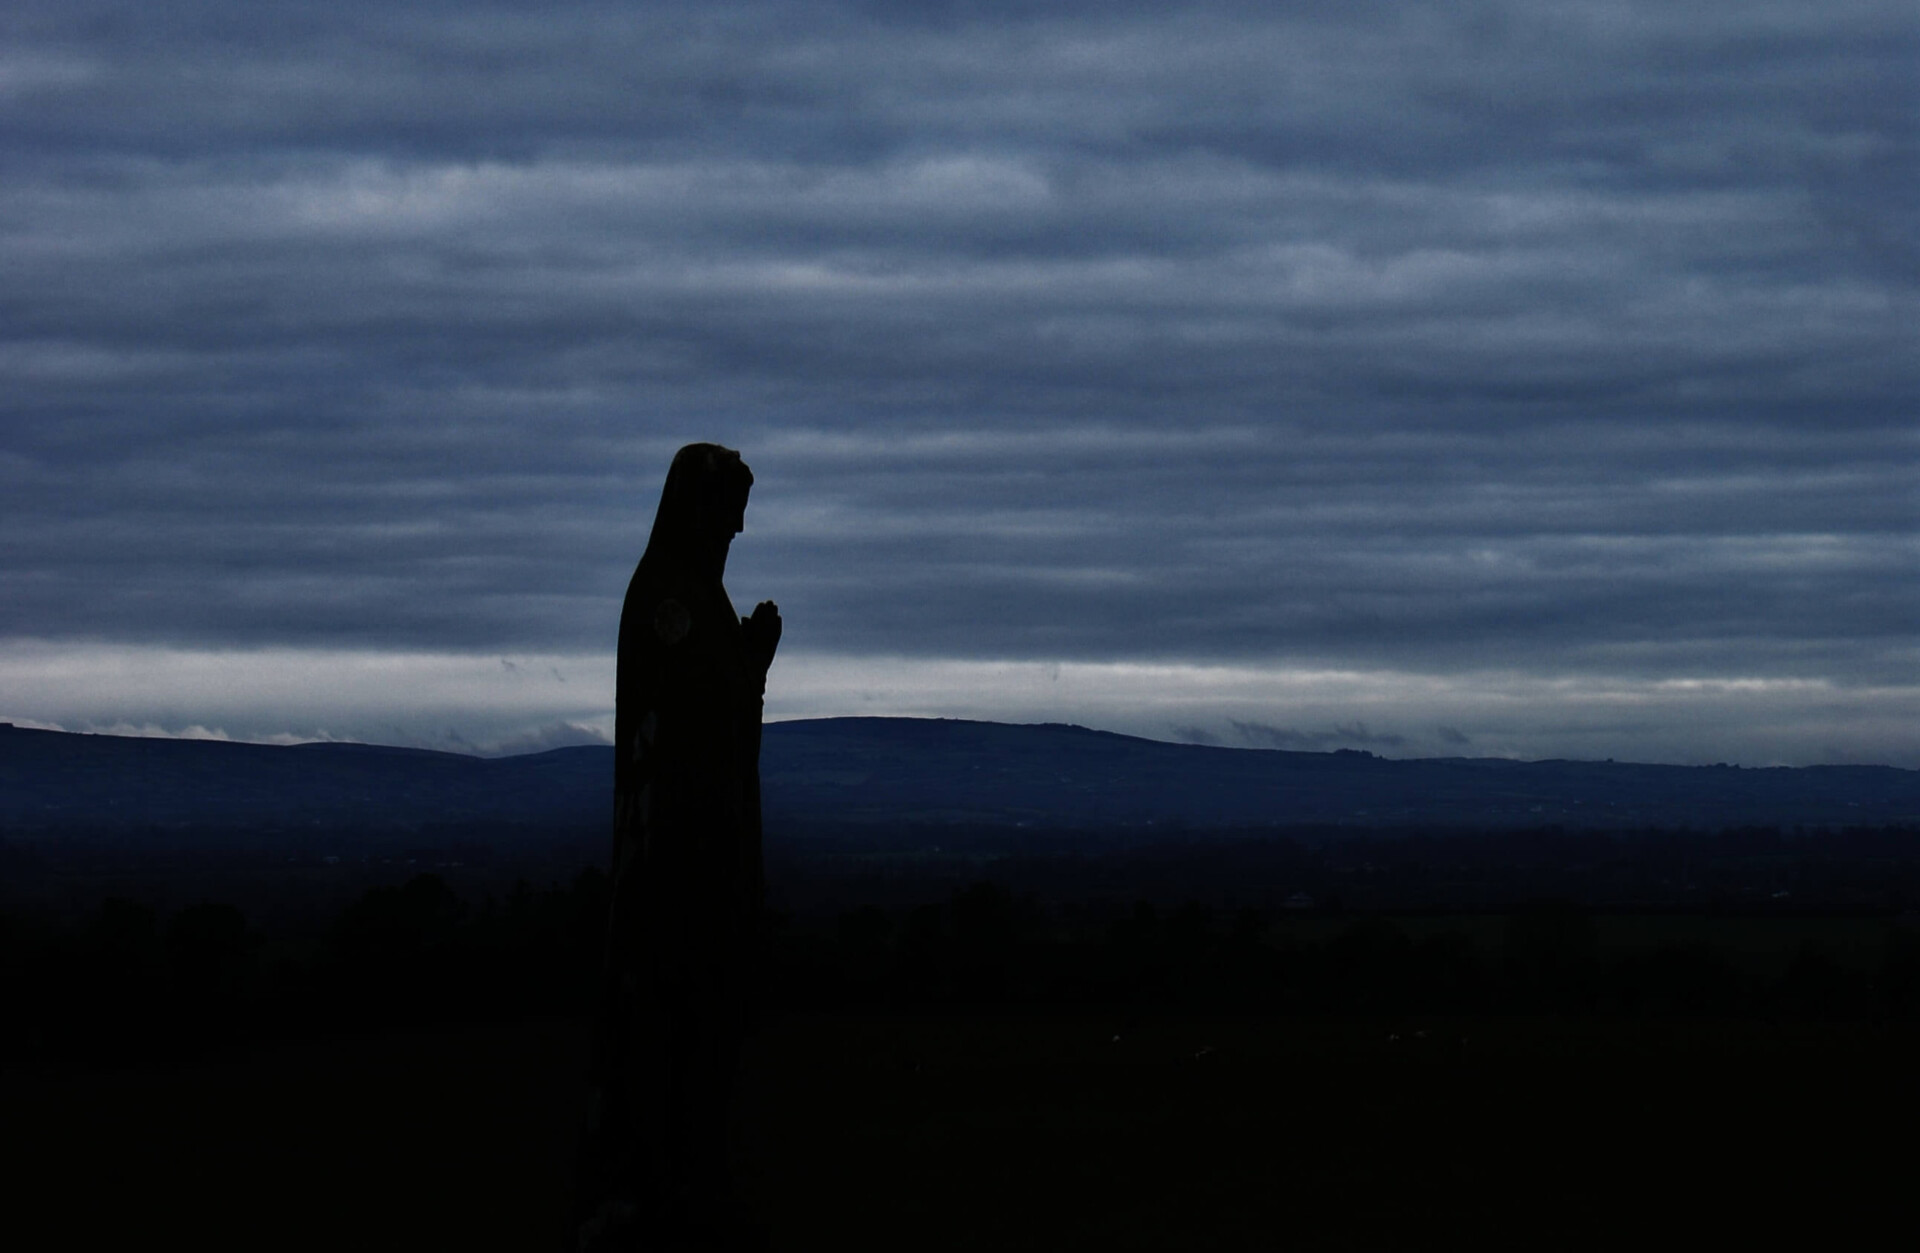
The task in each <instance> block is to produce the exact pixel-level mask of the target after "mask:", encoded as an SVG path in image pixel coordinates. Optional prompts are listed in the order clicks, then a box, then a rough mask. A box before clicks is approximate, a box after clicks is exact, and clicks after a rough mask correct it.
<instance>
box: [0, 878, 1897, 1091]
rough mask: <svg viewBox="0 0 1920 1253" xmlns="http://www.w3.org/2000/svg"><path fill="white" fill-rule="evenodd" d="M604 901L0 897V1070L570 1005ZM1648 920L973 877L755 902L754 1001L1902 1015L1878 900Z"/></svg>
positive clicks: (417, 895)
mask: <svg viewBox="0 0 1920 1253" xmlns="http://www.w3.org/2000/svg"><path fill="white" fill-rule="evenodd" d="M606 904H607V886H606V879H605V876H604V875H603V874H602V873H601V872H600V871H598V870H586V871H583V872H581V873H580V874H579V875H578V876H576V877H575V878H574V879H573V880H572V881H571V882H570V883H567V884H564V885H559V884H556V885H550V886H548V887H546V888H542V889H536V888H533V887H532V886H530V885H528V884H526V883H524V882H522V883H520V884H519V885H517V887H515V888H514V889H513V890H512V891H510V892H508V893H506V894H505V895H504V896H499V897H487V898H485V899H483V900H480V901H478V902H474V901H469V900H466V899H463V898H462V897H460V896H459V895H457V894H456V893H455V892H454V891H453V890H452V889H450V888H449V887H448V885H447V884H446V883H445V882H444V881H443V880H442V879H440V878H439V877H437V876H435V875H431V874H423V875H419V876H416V877H415V878H413V879H410V880H408V881H407V882H405V883H402V884H399V885H395V886H384V887H376V888H373V889H370V890H368V891H367V892H365V893H364V894H363V895H362V896H360V897H359V898H358V899H357V900H355V901H353V902H352V903H351V904H350V905H349V906H347V907H346V908H345V909H344V910H342V911H341V912H340V913H339V914H338V916H337V917H336V918H335V919H334V920H333V922H332V924H331V925H330V926H329V927H327V928H326V929H325V931H324V933H323V934H322V935H321V936H319V937H318V938H317V939H314V940H310V941H308V942H305V943H290V942H288V941H287V940H285V939H284V938H282V937H273V936H267V935H262V934H261V933H260V931H259V930H257V929H256V928H254V927H253V926H251V925H250V924H249V921H248V919H247V917H246V915H245V914H244V913H243V912H242V911H241V910H240V909H239V908H238V907H236V906H233V905H230V904H222V903H202V904H195V905H191V906H188V907H186V908H182V909H178V910H176V911H173V912H172V913H170V914H165V915H163V914H161V913H160V912H158V911H156V910H154V909H153V908H151V907H149V906H147V905H144V904H141V903H139V902H137V901H134V900H130V899H126V898H123V897H113V898H109V899H107V900H105V901H102V902H101V903H100V905H99V907H98V908H97V909H96V910H95V911H93V913H92V914H91V915H90V916H88V917H86V918H84V919H83V920H79V921H77V922H73V923H65V924H63V923H59V922H54V921H50V920H46V919H44V918H40V917H37V916H35V915H31V914H24V913H15V914H12V915H0V1002H3V1003H4V1005H5V1007H6V1017H7V1020H8V1023H9V1029H8V1030H7V1031H6V1032H5V1033H4V1034H3V1035H0V1041H3V1042H0V1049H4V1050H5V1054H4V1055H5V1058H6V1060H8V1061H12V1062H28V1063H53V1064H72V1065H82V1066H120V1065H146V1064H154V1063H170V1062H179V1061H191V1060H194V1059H196V1058H204V1057H207V1056H210V1055H218V1054H219V1053H220V1052H222V1051H223V1050H228V1049H231V1048H234V1047H239V1046H244V1045H247V1044H251V1043H255V1042H259V1041H263V1040H271V1039H279V1038H298V1037H309V1036H314V1035H323V1034H329V1033H334V1032H377V1031H388V1030H395V1029H409V1028H415V1027H420V1026H425V1025H429V1024H434V1023H446V1022H475V1021H488V1020H501V1019H513V1018H524V1017H530V1016H578V1015H583V1014H585V1013H586V1012H587V1011H588V1009H589V1007H590V1004H591V995H592V992H593V989H594V987H595V976H596V972H597V970H598V967H599V962H600V957H601V945H602V938H603V935H604V927H605V917H606ZM1668 918H1669V920H1670V921H1671V920H1673V919H1675V918H1677V919H1678V922H1677V923H1675V924H1674V925H1668V926H1666V927H1665V929H1664V930H1663V931H1662V933H1661V934H1662V935H1663V936H1664V937H1665V938H1663V939H1660V940H1659V941H1658V942H1657V943H1652V944H1640V945H1626V944H1621V943H1618V942H1614V941H1609V940H1608V939H1607V937H1606V934H1605V931H1606V928H1605V927H1604V926H1602V925H1601V923H1602V922H1603V921H1604V919H1603V918H1602V917H1601V916H1599V915H1596V914H1595V913H1594V912H1592V911H1590V910H1587V909H1585V908H1583V907H1580V906H1578V905H1575V904H1571V903H1567V902H1558V903H1555V902H1544V903H1533V904H1528V905H1524V906H1519V907H1515V908H1511V909H1507V910H1504V911H1502V912H1500V913H1497V914H1491V915H1488V914H1478V915H1460V916H1447V915H1441V916H1426V917H1417V918H1416V917H1410V916H1405V915H1401V916H1395V915H1392V914H1373V913H1359V914H1350V915H1345V916H1334V917H1329V916H1326V915H1325V914H1316V915H1312V916H1311V918H1310V921H1309V916H1308V915H1299V914H1294V913H1290V912H1288V911H1284V910H1282V911H1275V910H1271V909H1265V908H1239V909H1218V908H1214V907H1211V906H1208V905H1204V904H1201V903H1198V902H1193V901H1189V902H1186V903H1184V904H1179V905H1173V906H1165V905H1157V904H1154V903H1150V902H1147V901H1137V902H1131V903H1119V902H1114V903H1107V904H1100V903H1098V902H1095V903H1083V904H1079V905H1061V904H1057V903H1047V902H1044V901H1043V900H1042V899H1041V898H1039V897H1037V896H1034V895H1032V894H1028V893H1019V892H1016V891H1014V890H1011V889H1009V888H1008V887H1007V886H1005V885H1003V884H999V883H994V882H984V881H983V882H976V883H972V884H969V885H966V886H963V887H960V888H958V889H956V890H953V891H951V892H950V893H949V894H948V895H947V897H946V898H945V899H944V900H935V901H927V902H922V903H918V904H912V905H904V906H899V907H893V908H888V907H883V906H879V905H862V906H857V907H854V908H849V909H845V910H841V911H838V912H835V913H831V914H827V915H821V916H813V917H805V918H794V917H792V916H788V915H780V914H771V915H769V917H768V919H767V946H766V953H767V962H766V979H767V991H768V997H767V1003H768V1004H769V1005H770V1006H771V1007H772V1008H773V1009H774V1010H775V1011H776V1012H778V1011H780V1010H792V1009H844V1008H873V1009H893V1010H898V1009H911V1008H915V1007H932V1006H949V1007H982V1008H985V1007H996V1006H1001V1007H1020V1006H1026V1007H1041V1006H1050V1007H1073V1006H1084V1007H1096V1006H1097V1007H1101V1008H1102V1009H1122V1010H1139V1011H1149V1010H1152V1011H1176V1012H1185V1011H1197V1010H1206V1011H1229V1012H1249V1013H1260V1014H1282V1015H1285V1014H1381V1015H1404V1014H1429V1015H1434V1014H1460V1015H1469V1014H1482V1013H1502V1014H1505V1013H1523V1014H1554V1015H1595V1016H1622V1015H1625V1016H1646V1015H1654V1016H1670V1015H1717V1016H1731V1017H1750V1018H1762V1019H1773V1020H1815V1021H1855V1022H1860V1023H1898V1022H1910V1021H1916V1020H1920V926H1917V925H1914V924H1912V923H1910V922H1909V921H1906V920H1905V918H1904V916H1885V917H1882V918H1879V919H1877V920H1873V921H1872V927H1871V929H1870V930H1869V931H1868V932H1866V933H1865V934H1868V935H1870V936H1871V937H1872V938H1871V939H1869V940H1868V941H1866V944H1867V948H1866V949H1865V950H1863V949H1862V948H1861V943H1862V941H1860V940H1859V938H1858V937H1859V936H1860V935H1861V934H1863V933H1862V932H1861V931H1860V929H1859V928H1858V927H1855V928H1854V929H1853V930H1852V931H1851V932H1849V933H1848V934H1849V935H1851V936H1853V937H1854V938H1853V939H1851V940H1849V941H1846V942H1844V943H1843V942H1841V941H1837V940H1836V941H1833V942H1829V941H1826V940H1822V939H1821V938H1819V928H1818V927H1817V926H1816V927H1814V928H1812V932H1811V934H1810V938H1806V939H1802V940H1801V941H1799V943H1798V945H1797V947H1796V948H1795V950H1794V951H1793V953H1792V955H1791V957H1790V959H1788V960H1786V961H1784V962H1778V961H1776V962H1774V963H1772V964H1771V965H1770V966H1767V967H1766V968H1765V969H1762V970H1759V971H1757V972H1756V970H1755V969H1754V967H1753V964H1752V963H1743V962H1742V961H1740V960H1738V958H1739V954H1738V953H1737V952H1735V951H1734V947H1735V946H1734V945H1733V944H1732V943H1731V941H1730V937H1729V933H1727V932H1726V930H1725V919H1724V918H1723V917H1720V916H1716V915H1713V914H1710V913H1697V914H1688V915H1669V916H1668ZM1848 945H1851V947H1848Z"/></svg>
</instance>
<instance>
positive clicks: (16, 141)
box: [0, 2, 1920, 742]
mask: <svg viewBox="0 0 1920 1253" xmlns="http://www.w3.org/2000/svg"><path fill="white" fill-rule="evenodd" d="M1287 13H1288V16H1285V17H1278V18H1276V17H1274V16H1272V13H1271V11H1270V9H1269V7H1268V6H1249V5H1218V6H1202V7H1195V8H1187V9H1181V10H1178V11H1169V10H1166V9H1164V8H1163V7H1161V6H1157V5H1154V6H1149V5H1111V4H1102V5H1097V6H1096V5H1088V6H1084V7H1083V8H1075V7H1074V6H1067V5H1049V6H1032V7H1029V6H1013V5H968V4H951V5H939V6H929V5H926V4H911V5H908V4H902V5H847V6H825V5H796V4H781V5H768V6H752V5H718V6H716V5H711V4H702V5H686V6H674V5H664V4H649V5H644V6H639V5H636V6H621V5H611V4H592V5H580V6H542V7H541V8H540V9H539V10H538V11H535V10H531V9H527V8H526V7H525V6H495V7H486V6H475V5H471V4H461V5H445V6H433V5H408V6H362V7H359V8H356V7H355V6H352V5H335V6H327V7H324V8H321V7H315V6H306V5H299V6H292V5H273V4H254V5H245V6H239V5H233V6H229V5H191V4H169V5H165V6H154V5H132V4H115V5H85V4H75V3H61V4H59V5H53V4H39V3H32V2H27V3H20V4H15V5H12V6H9V10H8V16H7V17H6V18H5V19H3V20H4V23H5V26H4V30H5V41H4V42H5V46H6V48H7V49H8V50H7V51H6V52H5V53H0V160H4V162H5V167H6V169H7V170H8V177H7V178H6V180H5V181H4V183H0V556H3V557H4V560H3V561H0V635H5V636H16V637H35V638H40V639H63V638H89V639H96V640H106V641H118V642H165V643H169V644H174V645H180V646H187V647H194V646H225V645H297V646H306V647H328V646H332V647H339V646H352V647H365V648H396V649H407V648H413V649H439V650H454V651H460V650H470V651H484V650H501V649H527V650H534V651H541V652H566V651H570V650H593V649H604V648H605V647H606V646H607V645H608V641H609V640H610V638H611V624H612V621H613V617H614V615H615V614H616V612H617V604H618V596H619V594H620V592H621V590H622V588H623V587H624V582H625V577H626V574H627V572H628V570H630V568H631V565H632V562H633V560H634V558H635V556H636V555H637V553H638V551H639V547H640V546H641V545H642V544H643V543H644V538H645V531H646V527H647V525H648V522H649V521H650V518H651V511H652V505H653V501H654V499H655V497H656V494H657V491H658V483H659V481H660V478H661V475H662V473H663V471H664V467H665V464H666V460H667V458H668V456H669V455H670V454H671V451H672V449H673V448H674V447H675V446H676V445H677V444H679V443H680V442H683V441H685V440H688V439H693V438H718V439H722V440H724V441H727V442H730V443H734V444H736V445H738V446H740V447H742V448H743V449H744V450H745V451H746V453H747V456H748V459H749V460H750V461H751V462H752V464H753V465H754V467H755V469H756V473H757V474H758V477H759V486H758V487H757V489H756V496H755V504H754V509H753V512H752V514H751V515H750V517H749V527H750V531H749V535H748V536H747V538H746V539H744V540H743V541H742V542H741V544H740V545H739V549H738V553H737V556H736V567H735V570H736V573H735V574H734V576H733V580H732V581H733V583H734V585H735V586H736V588H738V589H741V590H742V594H743V595H744V596H745V597H747V598H749V599H757V598H758V597H759V596H761V595H774V596H776V597H777V598H779V599H780V601H781V603H782V605H783V607H784V608H785V609H786V611H787V613H788V617H789V621H790V623H791V624H792V627H791V632H790V636H789V638H790V641H792V642H793V643H794V644H796V645H797V646H800V647H805V648H812V649H816V650H820V651H824V652H839V653H850V654H863V653H884V654H892V655H903V654H904V655H912V654H923V655H937V656H951V657H966V656H991V657H1009V658H1021V657H1040V658H1061V659H1083V660H1101V659H1116V658H1150V659H1167V660H1208V659H1240V660H1247V659H1260V658H1285V659H1293V660H1296V661H1298V660H1313V661H1316V662H1320V663H1325V664H1340V665H1348V666H1356V667H1366V666H1385V667H1398V668H1403V669H1440V670H1445V669H1448V668H1457V667H1476V666H1477V667H1486V666H1500V667H1509V668H1517V669H1521V670H1533V671H1537V672H1541V673H1548V672H1555V673H1560V672H1570V671H1585V672H1594V673H1610V674H1621V675H1632V676H1640V677H1656V678H1657V677H1661V676H1669V675H1699V674H1707V675H1783V676H1801V677H1810V678H1819V679H1824V680H1830V681H1832V682H1835V683H1840V684H1843V685H1845V684H1856V685H1871V684H1883V685H1884V684H1895V683H1907V682H1910V680H1911V674H1912V664H1913V661H1914V660H1915V657H1914V652H1913V645H1912V639H1913V628H1914V624H1915V622H1916V621H1917V620H1920V604H1917V603H1916V596H1915V593H1914V591H1913V580H1912V577H1911V574H1912V570H1913V566H1914V558H1915V555H1916V553H1915V549H1916V543H1915V538H1914V536H1915V527H1914V523H1915V520H1916V519H1915V510H1916V506H1915V498H1914V494H1913V489H1912V486H1911V484H1912V481H1913V479H1912V475H1913V471H1914V468H1915V460H1916V459H1915V455H1914V454H1915V448H1914V443H1915V441H1914V436H1913V430H1914V426H1913V420H1914V416H1915V414H1914V409H1913V406H1914V399H1915V396H1916V391H1917V389H1916V381H1917V380H1916V365H1915V360H1916V354H1914V353H1913V352H1912V342H1911V341H1912V332H1911V328H1912V326H1913V324H1914V315H1915V313H1916V312H1920V310H1916V303H1917V302H1916V298H1915V293H1916V286H1917V285H1920V259H1917V254H1916V251H1915V243H1914V241H1915V239H1916V238H1920V230H1917V229H1916V226H1917V224H1916V220H1915V214H1914V208H1913V206H1914V198H1913V196H1912V194H1911V188H1912V186H1913V185H1914V178H1915V175H1916V169H1915V154H1916V143H1915V126H1916V122H1915V119H1916V116H1920V109H1916V96H1915V87H1914V80H1915V76H1914V75H1913V74H1912V67H1913V65H1914V64H1915V63H1916V54H1917V53H1920V37H1917V36H1916V26H1917V25H1920V24H1916V22H1915V21H1914V19H1913V16H1912V13H1911V9H1910V7H1909V6H1907V5H1902V4H1852V5H1849V4H1830V5H1821V6H1817V7H1808V6H1803V5H1798V4H1792V5H1789V4H1774V5H1769V4H1758V5H1753V4H1739V5H1735V4H1698V5H1688V4H1578V5H1576V4H1565V5H1558V4H1533V3H1530V4H1524V5H1522V4H1511V5H1502V4H1484V5H1465V6H1458V7H1451V8H1444V9H1433V8H1430V7H1428V6H1396V5H1377V4H1362V5H1338V6H1335V5H1308V6H1294V7H1290V8H1289V9H1288V10H1287ZM556 725H563V726H564V725H567V724H556ZM1341 725H1346V724H1341ZM1353 725H1355V726H1358V725H1360V724H1357V723H1355V724H1353ZM1288 733H1289V734H1320V732H1313V731H1301V732H1288ZM1383 734H1384V733H1383ZM1356 742H1357V741H1356Z"/></svg>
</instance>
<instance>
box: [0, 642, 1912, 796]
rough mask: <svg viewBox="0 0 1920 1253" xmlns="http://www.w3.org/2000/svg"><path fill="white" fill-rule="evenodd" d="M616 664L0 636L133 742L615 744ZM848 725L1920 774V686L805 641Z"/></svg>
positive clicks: (36, 700) (100, 725)
mask: <svg viewBox="0 0 1920 1253" xmlns="http://www.w3.org/2000/svg"><path fill="white" fill-rule="evenodd" d="M613 670H614V658H613V656H612V654H610V653H578V654H565V655H560V654H552V655H531V654H515V655H510V656H473V655H465V654H436V653H401V652H342V651H320V650H307V651H302V650H292V649H262V650H253V651H234V652H215V651H192V650H173V649H146V648H124V647H116V646H109V645H85V646H73V645H65V644H19V643H15V644H10V645H6V646H4V647H3V648H0V692H4V696H0V718H9V719H11V720H13V721H14V722H16V723H19V724H22V725H28V726H40V727H49V728H55V729H61V730H70V731H93V732H101V733H111V734H122V735H127V734H132V735H168V736H183V737H189V738H214V739H228V738H231V739H236V740H251V741H258V742H264V743H292V742H298V741H303V740H329V739H343V740H358V741H364V742H370V743H383V744H401V745H410V746H415V747H427V748H439V749H447V750H450V751H456V752H479V753H490V754H491V753H515V752H535V751H540V750H542V749H546V748H555V747H562V746H565V745H570V744H589V743H596V742H606V741H607V740H608V739H609V738H610V736H611V732H612V727H613V710H612V707H611V706H612V692H613ZM845 715H865V716H908V717H957V718H978V719H982V720H989V721H1000V722H1016V723H1019V722H1073V723H1078V724H1081V725H1084V726H1090V727H1095V728H1099V729H1103V730H1112V731H1119V732H1123V733H1126V734H1131V735H1141V736H1146V737H1148V738H1151V739H1161V740H1182V741H1186V742H1191V743H1205V744H1224V745H1229V746H1238V747H1251V748H1282V749H1296V750H1309V751H1326V750H1330V749H1335V748H1361V749H1366V750H1368V751H1371V752H1374V753H1377V754H1379V755H1380V756H1384V757H1438V756H1472V757H1517V758H1525V759H1540V758H1554V757H1559V758H1573V759H1590V760H1597V759H1602V758H1616V759H1618V760H1623V761H1660V762H1676V763H1694V764H1704V763H1710V762H1715V761H1727V762H1737V763H1739V764H1742V765H1748V766H1767V765H1812V764H1822V763H1834V762H1870V763H1882V764H1888V765H1897V766H1905V767H1910V768H1912V767H1920V730H1916V728H1920V684H1914V685H1907V686H1887V687H1871V688H1862V687H1842V686H1840V685H1837V684H1834V683H1832V682H1829V681H1826V680H1819V679H1781V678H1740V677H1733V678H1727V677H1715V678H1665V679H1657V680H1653V679H1641V678H1623V677H1608V676H1604V675H1594V674H1584V675H1570V676H1542V675H1536V674H1526V673H1521V672H1518V671H1492V670H1490V671H1480V672H1475V673H1461V674H1439V673H1415V672H1407V671H1391V670H1378V669H1374V670H1366V669H1340V670H1334V669H1310V668H1293V667H1286V666H1261V665H1193V664H1154V663H1138V662H1113V663H1090V662H1059V663H1050V662H1035V661H1005V662H1002V661H981V660H958V659H927V658H905V657H849V656H838V655H831V654H822V653H807V652H795V653H790V654H783V655H782V656H781V657H780V658H779V659H778V660H777V661H776V662H775V663H774V670H773V674H772V676H771V681H770V683H769V689H768V695H767V717H768V719H769V720H772V721H780V720H786V719H793V718H818V717H835V716H845Z"/></svg>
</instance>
